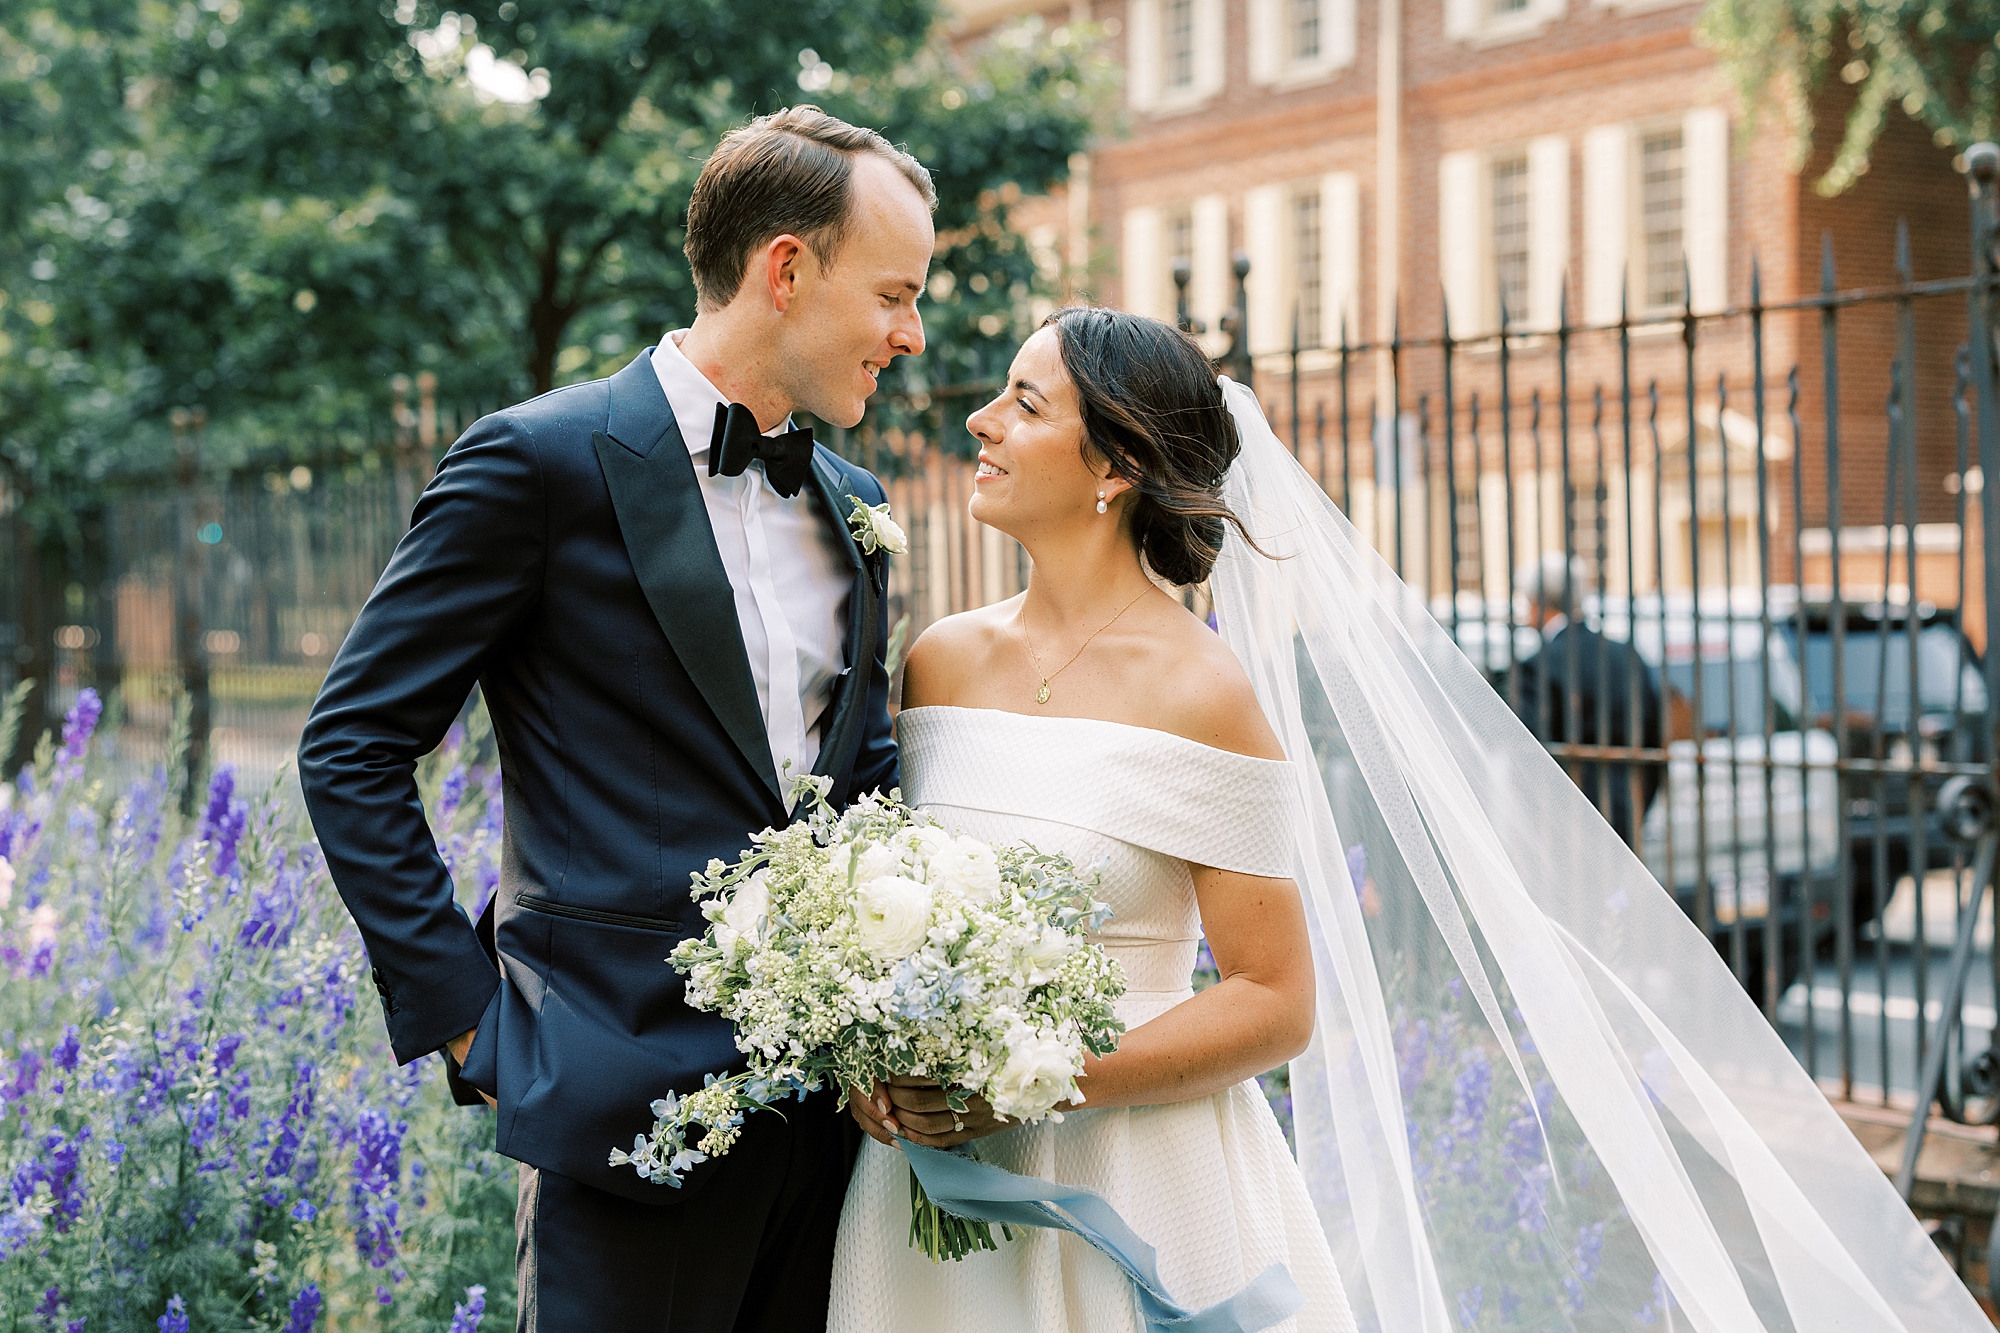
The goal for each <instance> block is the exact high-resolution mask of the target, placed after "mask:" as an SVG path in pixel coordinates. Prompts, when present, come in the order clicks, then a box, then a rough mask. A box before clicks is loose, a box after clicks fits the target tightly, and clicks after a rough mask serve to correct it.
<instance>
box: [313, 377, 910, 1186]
mask: <svg viewBox="0 0 2000 1333" xmlns="http://www.w3.org/2000/svg"><path fill="white" fill-rule="evenodd" d="M806 493H807V494H809V495H811V496H812V497H813V503H814V504H815V506H816V507H817V508H818V509H819V510H820V511H821V514H822V517H823V518H824V519H825V521H826V522H828V523H830V524H832V525H833V527H834V528H835V529H837V530H838V531H839V532H840V533H841V534H842V540H843V542H844V543H845V544H846V547H847V551H848V556H849V558H850V561H851V563H852V566H853V571H854V588H853V594H852V596H851V597H850V598H849V605H848V626H847V654H846V658H847V663H848V666H847V669H846V670H845V671H844V672H843V673H842V674H841V676H840V678H839V680H838V682H837V683H836V686H835V689H834V692H833V697H832V701H831V703H830V704H829V706H828V710H827V713H826V717H825V719H824V720H823V722H822V727H821V733H820V734H821V748H820V756H819V762H818V764H817V765H816V766H815V771H816V772H818V773H821V774H825V775H829V776H831V777H832V778H833V779H834V784H833V792H832V796H831V799H832V800H833V801H834V803H835V804H836V806H838V805H840V804H844V803H845V802H847V801H848V800H850V799H852V798H853V797H854V796H856V795H858V794H860V793H862V792H866V791H872V790H876V789H881V790H885V791H886V790H888V789H889V788H891V787H893V786H894V785H895V783H896V750H895V742H894V739H893V737H892V734H891V732H890V723H889V713H888V677H887V674H886V672H885V670H884V666H883V645H884V640H885V637H886V636H885V634H884V632H883V628H884V627H883V616H884V598H883V593H884V578H885V571H886V566H885V562H884V558H883V557H882V556H880V555H879V554H878V555H876V556H872V557H864V556H863V554H862V552H861V550H860V548H859V547H858V546H857V545H855V543H854V540H853V538H852V536H851V535H850V534H849V532H848V527H847V523H846V517H847V514H848V513H849V511H850V510H851V508H852V497H855V496H859V497H860V498H862V499H864V500H866V501H868V502H870V503H880V502H881V500H882V498H883V497H882V488H881V486H880V485H879V484H878V483H877V482H876V480H875V479H874V478H873V477H872V476H870V475H869V474H868V473H866V472H864V471H862V470H861V469H859V468H855V467H852V466H850V465H849V464H847V463H845V462H843V461H842V460H841V459H840V458H839V457H838V456H837V455H835V454H833V453H831V452H829V451H827V450H826V449H823V448H822V449H817V450H815V453H814V458H813V465H812V469H811V480H810V481H809V483H808V485H807V487H806ZM475 681H477V683H478V684H479V686H480V688H481V690H482V691H483V692H484V695H485V699H486V705H487V708H488V710H489V712H490V713H491V715H492V718H493V728H494V735H495V738H496V740H497V742H498V745H499V750H500V760H501V769H502V773H503V778H504V792H505V800H506V833H505V840H504V846H503V851H502V862H501V872H500V885H499V888H498V889H497V890H496V891H495V893H494V896H493V902H492V904H491V906H489V908H488V909H487V915H486V916H485V917H482V918H481V920H480V922H479V926H478V928H475V926H474V924H473V923H472V922H471V921H470V920H468V919H467V917H466V914H465V913H464V912H463V911H462V910H461V909H460V908H459V907H458V906H457V905H456V903H455V902H454V900H453V896H452V884H451V879H450V877H449V875H448V874H447V872H446V870H445V867H444V863H443V862H442V861H441V860H440V859H439V856H438V852H437V846H436V843H435V842H434V840H433V838H432V835H431V831H430V828H429V827H428V825H427V824H426V823H425V820H424V813H423V808H422V805H421V802H420V801H419V799H418V794H417V787H416V782H415V767H416V762H417V760H418V758H419V757H420V756H422V755H424V754H427V753H429V752H430V751H431V750H433V749H434V748H436V746H437V744H438V743H439V741H440V740H441V739H442V738H443V736H444V733H445V730H446V728H447V727H449V726H450V724H451V722H452V720H453V719H454V718H455V717H456V716H457V714H458V711H459V708H460V706H461V705H462V704H463V703H464V701H465V699H466V696H467V695H468V693H469V692H470V691H471V689H472V686H473V684H474V682H475ZM299 775H300V778H301V780H302V783H303V785H304V789H305V796H306V803H307V807H308V809H309V810H310V811H311V814H312V820H313V825H314V828H315V829H316V830H317V832H318V835H319V840H320V845H321V847H322V848H323V849H324V851H325V854H326V859H327V864H328V866H329V868H330V869H331V871H332V873H333V880H334V883H335V885H336V886H337V887H338V888H339V890H340V895H341V898H342V899H343V900H344V901H345V903H346V904H347V908H348V910H349V911H350V912H351V913H352V914H353V916H354V919H355V922H356V923H357V924H358V925H359V926H360V928H361V936H362V940H363V942H364V943H365V944H366V945H367V948H368V956H369V961H370V964H371V966H372V968H373V974H374V980H375V986H376V989H377V990H378V991H379V992H380V994H381V997H382V1006H383V1010H384V1012H385V1013H386V1014H387V1016H388V1023H389V1036H390V1040H391V1043H392V1045H393V1046H394V1048H395V1052H396V1058H397V1059H398V1060H399V1061H401V1062H403V1063H408V1062H409V1061H411V1060H415V1059H417V1058H418V1057H420V1056H424V1055H428V1054H429V1053H431V1052H432V1051H435V1050H438V1049H439V1048H440V1047H442V1046H443V1045H444V1044H445V1043H446V1042H448V1041H450V1040H451V1039H452V1038H454V1037H456V1036H458V1035H459V1034H460V1033H462V1032H465V1031H468V1030H471V1029H474V1028H476V1029H477V1031H478V1035H477V1037H476V1038H475V1040H474V1042H473V1046H472V1049H471V1050H470V1051H469V1052H468V1054H467V1057H466V1068H465V1070H464V1072H463V1077H464V1079H465V1081H466V1082H468V1083H471V1084H473V1085H474V1086H477V1087H483V1088H484V1089H485V1090H486V1091H488V1092H491V1093H493V1094H494V1095H495V1096H496V1097H497V1098H498V1100H499V1104H500V1106H499V1113H498V1117H497V1146H498V1148H499V1150H500V1151H501V1152H503V1153H506V1154H507V1155H508V1156H510V1157H514V1158H517V1159H519V1160H521V1161H525V1162H528V1163H530V1164H532V1165H535V1166H541V1167H547V1168H548V1169H550V1170H553V1171H556V1172H558V1173H560V1174H562V1175H565V1176H569V1177H571V1178H573V1179H576V1180H579V1181H582V1182H584V1183H586V1184H589V1185H593V1186H596V1187H598V1188H600V1189H606V1190H610V1191H612V1192H614V1193H618V1194H622V1195H625V1196H627V1197H630V1198H634V1199H640V1200H644V1201H647V1202H651V1203H673V1202H679V1201H681V1200H683V1199H685V1198H687V1197H688V1193H689V1190H690V1189H692V1188H694V1187H695V1186H697V1185H699V1183H700V1182H701V1180H702V1179H703V1178H704V1177H705V1168H697V1170H696V1172H695V1174H694V1176H692V1177H691V1178H690V1180H689V1182H688V1188H684V1189H680V1190H674V1189H668V1188H663V1187H660V1186H656V1185H651V1184H648V1183H646V1182H644V1181H641V1180H640V1179H639V1178H638V1176H637V1175H636V1174H634V1173H633V1172H632V1170H631V1169H630V1168H629V1167H628V1168H622V1169H619V1170H616V1171H614V1170H612V1169H611V1168H610V1167H609V1166H608V1165H607V1163H606V1158H607V1156H608V1155H609V1153H610V1150H611V1148H612V1147H613V1146H629V1145H630V1144H631V1142H632V1138H633V1135H634V1134H636V1133H638V1132H640V1131H643V1130H648V1129H650V1128H651V1125H652V1116H651V1114H650V1113H649V1112H648V1110H647V1105H648V1103H649V1102H650V1101H651V1100H652V1099H653V1098H655V1097H658V1096H660V1095H662V1094H663V1093H665V1092H666V1091H667V1090H668V1089H669V1088H672V1089H676V1090H679V1091H686V1090H688V1089H691V1088H696V1087H699V1086H701V1082H702V1075H703V1074H705V1073H708V1072H710V1071H721V1070H725V1069H727V1068H729V1067H731V1066H732V1065H737V1064H738V1062H739V1060H740V1057H739V1056H738V1054H737V1051H736V1048H735V1044H734V1041H733V1040H732V1036H731V1028H730V1025H729V1023H728V1022H727V1021H726V1020H724V1019H722V1018H719V1017H717V1016H715V1015H712V1014H704V1013H699V1012H696V1011H695V1010H692V1009H690V1008H688V1007H687V1006H686V1004H685V1003H683V999H682V984H681V977H680V974H679V973H677V972H676V971H675V970H674V969H673V967H672V966H671V965H670V964H668V963H667V962H666V957H667V954H668V953H669V952H670V951H671V950H672V949H673V947H674V945H675V944H677V943H679V942H680V941H681V940H682V939H685V938H687V937H688V936H690V935H698V934H700V933H701V932H702V931H703V930H705V929H706V928H707V923H706V922H705V921H704V920H703V919H702V916H701V913H700V911H699V910H698V909H697V907H696V906H695V904H694V903H693V902H691V901H690V899H689V896H688V890H689V876H690V874H691V873H692V872H694V871H696V870H699V869H701V868H702V867H703V866H704V865H706V864H707V862H708V861H709V859H710V858H711V857H720V858H722V859H724V860H734V859H735V858H736V857H737V856H738V855H739V854H740V853H741V852H742V851H743V850H744V849H745V848H746V847H748V846H749V837H748V835H749V834H750V833H751V832H752V831H753V830H758V829H763V828H765V827H767V826H774V825H775V826H782V825H783V824H785V823H786V822H787V821H788V818H789V817H788V816H787V814H786V812H785V807H784V804H783V802H782V801H781V800H780V797H779V788H778V775H777V774H776V773H775V772H773V770H772V765H771V752H770V746H769V742H768V740H767V739H766V736H765V732H764V723H763V716H762V713H761V710H760V709H759V707H758V703H757V693H756V687H755V685H754V683H753V682H752V680H751V676H750V666H749V660H748V658H747V656H746V655H745V652H744V648H743V638H742V631H741V629H740V628H739V626H738V624H737V620H736V608H735V601H734V596H733V594H732V592H731V589H730V586H729V581H728V577H727V576H726V575H725V574H724V572H723V567H722V560H721V557H720V556H718V555H717V554H716V547H715V538H714V535H713V533H712V531H711V530H710V527H709V523H708V515H707V511H706V510H705V509H704V507H703V504H702V498H701V493H700V489H699V485H698V483H697V482H696V480H695V473H694V465H693V461H692V459H690V457H689V455H688V451H687V448H686V445H685V444H684V442H683V441H682V439H681V435H680V431H679V429H678V427H677V426H676V425H675V422H674V417H673V412H672V410H671V409H670V408H669V407H668V405H667V400H666V396H665V394H664V393H662V392H661V389H660V385H659V381H658V380H657V379H656V378H655V377H654V374H653V369H652V361H651V354H650V349H649V351H648V352H646V353H642V354H641V355H640V356H639V358H638V359H637V360H635V361H633V362H632V363H631V364H630V365H628V366H627V367H625V369H624V370H622V371H620V372H618V374H616V375H614V376H612V377H611V378H610V379H608V380H599V381H595V382H593V383H589V384H579V385H574V386H572V387H569V388H565V389H558V390H556V391H555V392H553V393H550V394H545V395H544V396H542V397H540V398H537V399H534V400H533V401H531V402H527V403H523V404H521V405H520V406H518V407H513V408H509V409H507V410H506V411H503V412H498V413H495V414H494V415H492V416H489V417H485V418H483V419H481V420H480V421H478V422H475V423H474V424H473V426H472V428H471V429H469V430H468V431H466V433H465V435H464V436H463V437H462V438H461V439H460V440H459V441H458V442H457V443H456V444H454V445H453V446H452V448H451V451H450V452H449V453H448V454H446V455H445V458H444V461H443V463H442V464H441V465H440V466H439V468H438V473H437V476H436V478H435V479H434V480H433V481H432V482H431V484H430V485H429V486H428V487H427V488H426V489H425V491H424V494H423V498H422V499H421V500H420V501H419V502H418V505H417V508H416V513H415V516H414V518H413V521H412V523H411V527H410V531H409V533H408V535H407V536H405V537H404V539H403V541H402V542H401V544H400V545H398V546H397V548H396V553H395V556H394V557H393V558H392V559H391V560H390V562H389V566H388V568H387V570H385V571H384V573H383V575H382V579H381V581H380V582H379V583H378V584H377V585H376V588H375V591H374V593H373V594H372V595H371V596H370V597H369V599H368V603H367V605H366V606H365V607H363V609H362V611H361V615H360V617H359V618H358V619H357V620H356V622H355V624H354V628H353V630H352V631H351V632H350V633H349V634H348V636H347V639H346V642H345V643H344V644H343V645H342V646H341V649H340V653H339V655H338V656H337V657H336V658H335V659H334V663H333V667H332V669H331V670H330V671H329V672H328V674H327V678H326V683H325V685H324V686H323V687H322V688H321V690H320V694H319V698H318V700H317V702H315V704H314V705H313V710H312V716H311V719H310V720H309V721H308V722H307V724H306V730H305V735H304V738H303V740H302V741H301V743H300V746H299ZM709 1165H710V1166H711V1167H712V1166H713V1164H712V1163H711V1164H709Z"/></svg>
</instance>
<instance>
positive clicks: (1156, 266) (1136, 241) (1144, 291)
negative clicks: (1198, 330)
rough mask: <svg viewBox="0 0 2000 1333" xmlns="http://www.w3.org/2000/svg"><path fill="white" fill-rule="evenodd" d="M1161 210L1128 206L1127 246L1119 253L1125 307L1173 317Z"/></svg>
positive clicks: (1126, 221)
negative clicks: (1162, 245)
mask: <svg viewBox="0 0 2000 1333" xmlns="http://www.w3.org/2000/svg"><path fill="white" fill-rule="evenodd" d="M1162 240H1163V237H1162V236H1161V233H1160V210H1159V209H1157V208H1129V209H1127V210H1125V249H1124V253H1123V254H1122V255H1120V256H1119V259H1120V261H1121V263H1120V267H1121V274H1122V277H1123V278H1124V284H1125V308H1126V309H1127V310H1129V311H1130V312H1132V313H1133V314H1135V315H1151V316H1153V317H1154V318H1155V319H1166V320H1172V319H1173V317H1174V314H1173V301H1172V299H1171V298H1170V297H1168V296H1167V294H1166V292H1165V290H1164V288H1165V285H1166V265H1165V263H1164V261H1163V260H1162V259H1161V256H1160V249H1161V244H1162Z"/></svg>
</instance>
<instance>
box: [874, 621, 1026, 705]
mask: <svg viewBox="0 0 2000 1333" xmlns="http://www.w3.org/2000/svg"><path fill="white" fill-rule="evenodd" d="M1020 605H1021V599H1020V598H1019V597H1010V598H1008V599H1007V600H1006V601H1004V602H999V603H996V604H995V605H993V606H982V607H978V608H976V609H974V610H971V611H961V612H959V613H958V614H957V615H955V616H946V617H945V618H944V619H942V620H938V621H933V622H932V623H931V625H930V627H929V628H928V629H926V630H925V631H924V632H923V633H922V634H919V635H918V636H917V641H916V642H915V643H913V644H911V645H910V650H909V653H908V655H907V656H906V657H905V658H904V666H903V701H902V706H903V707H904V708H921V707H923V706H924V705H926V704H948V703H951V702H952V701H953V700H954V699H955V698H957V697H958V694H959V687H960V685H961V684H962V683H963V682H965V681H968V680H971V679H974V678H976V677H977V676H979V675H980V673H981V672H982V671H984V670H985V668H986V666H987V664H988V662H989V661H990V659H991V658H992V656H993V654H994V653H996V652H997V651H999V650H1000V648H1001V646H1002V641H1003V638H1004V636H1005V635H1006V633H1007V627H1008V626H1010V625H1011V624H1013V622H1014V616H1015V615H1016V614H1017V613H1018V612H1019V610H1020Z"/></svg>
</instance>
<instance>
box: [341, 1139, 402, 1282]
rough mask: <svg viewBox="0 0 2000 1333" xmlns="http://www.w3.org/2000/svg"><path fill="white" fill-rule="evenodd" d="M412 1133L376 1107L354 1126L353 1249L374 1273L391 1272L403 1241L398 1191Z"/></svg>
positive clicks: (350, 1195) (350, 1202)
mask: <svg viewBox="0 0 2000 1333" xmlns="http://www.w3.org/2000/svg"><path fill="white" fill-rule="evenodd" d="M408 1129H409V1126H408V1124H406V1123H405V1122H403V1121H401V1120H394V1121H392V1120H390V1119H389V1117H388V1116H386V1115H383V1114H382V1113H381V1112H380V1111H377V1110H376V1109H374V1108H373V1107H364V1108H363V1109H362V1111H361V1115H360V1117H359V1118H358V1119H357V1120H356V1122H355V1127H354V1182H353V1184H352V1185H350V1186H349V1187H348V1211H349V1214H350V1215H351V1216H352V1218H353V1221H354V1248H355V1250H356V1251H358V1252H359V1253H360V1255H361V1257H362V1258H364V1259H366V1260H367V1261H368V1264H369V1267H371V1268H383V1267H386V1266H387V1265H388V1264H389V1262H390V1261H391V1260H393V1259H394V1258H395V1257H396V1244H397V1242H398V1241H400V1240H401V1239H402V1229H401V1228H400V1227H399V1226H398V1225H397V1211H398V1203H397V1200H396V1187H397V1184H398V1182H399V1181H400V1180H401V1179H402V1163H403V1135H404V1133H405V1132H406V1131H407V1130H408Z"/></svg>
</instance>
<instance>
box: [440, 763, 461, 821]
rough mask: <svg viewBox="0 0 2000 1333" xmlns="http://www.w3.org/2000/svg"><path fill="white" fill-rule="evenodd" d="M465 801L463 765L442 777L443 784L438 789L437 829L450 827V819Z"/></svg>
mask: <svg viewBox="0 0 2000 1333" xmlns="http://www.w3.org/2000/svg"><path fill="white" fill-rule="evenodd" d="M464 801H465V765H464V764H460V765H458V767H456V768H454V769H452V770H451V772H449V773H447V774H445V775H444V784H443V785H442V786H441V787H439V788H438V803H437V821H436V826H437V827H438V828H449V827H451V821H452V817H453V816H454V815H456V814H457V813H458V807H459V806H460V805H461V804H463V803H464Z"/></svg>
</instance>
